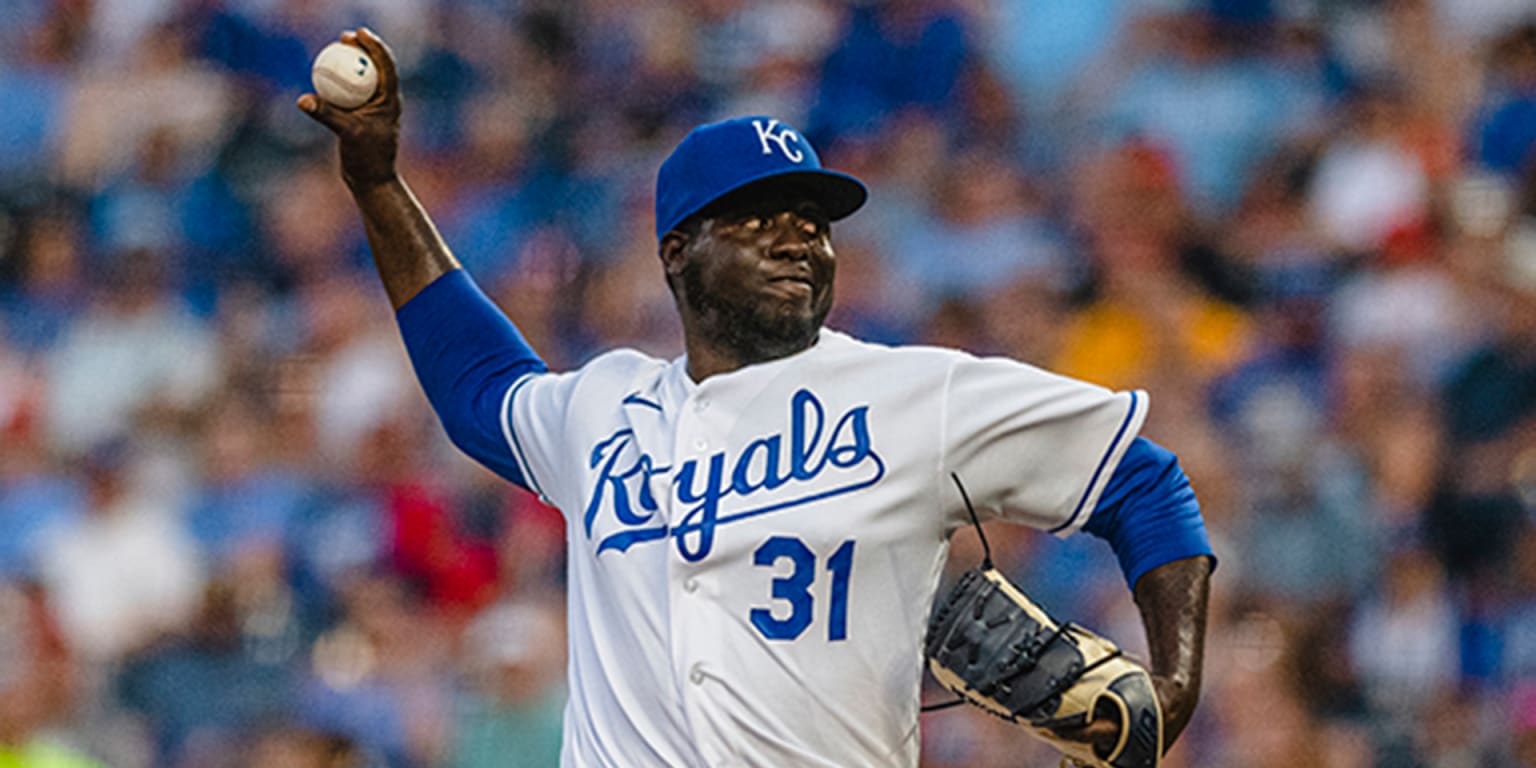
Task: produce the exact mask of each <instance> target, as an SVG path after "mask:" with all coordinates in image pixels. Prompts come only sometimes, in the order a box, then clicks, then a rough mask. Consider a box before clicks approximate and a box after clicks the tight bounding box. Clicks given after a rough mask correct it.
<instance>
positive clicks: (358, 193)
mask: <svg viewBox="0 0 1536 768" xmlns="http://www.w3.org/2000/svg"><path fill="white" fill-rule="evenodd" d="M341 42H343V43H345V44H347V45H355V46H357V47H359V48H361V49H363V51H364V52H366V53H367V54H368V56H369V57H370V58H372V59H373V61H374V64H375V66H376V67H377V71H378V81H379V83H378V89H377V90H376V91H374V94H373V96H372V97H371V98H369V99H368V100H367V101H366V102H364V103H363V104H362V105H360V106H358V107H356V108H354V109H343V108H341V107H338V106H336V105H334V104H331V103H328V102H326V101H325V100H324V99H321V98H320V97H319V96H317V95H315V94H313V93H306V94H304V95H303V96H300V97H299V101H298V106H299V109H301V110H303V111H304V113H305V114H307V115H309V116H310V117H311V118H314V119H315V120H316V121H317V122H319V123H320V124H321V125H324V126H325V127H326V128H329V129H330V130H331V132H332V133H334V134H336V138H337V141H338V144H339V148H340V154H341V177H342V179H343V180H345V181H346V183H347V189H349V190H351V192H352V199H353V200H355V201H357V208H358V210H359V211H360V212H361V213H362V215H363V225H364V227H365V228H366V229H367V231H368V245H369V247H370V248H371V249H372V251H373V262H374V265H375V266H376V267H378V270H379V278H380V279H382V280H383V281H384V290H385V292H387V293H388V294H389V300H390V303H391V304H392V305H393V306H394V308H395V309H399V308H400V307H402V306H404V305H405V303H406V302H407V301H409V300H410V299H411V298H412V297H414V296H415V295H416V294H417V293H419V292H420V291H421V289H423V288H425V287H427V286H428V285H430V284H431V283H432V281H434V280H436V279H437V278H439V277H441V276H443V275H444V274H446V273H448V272H450V271H452V270H455V269H458V268H459V263H458V260H456V259H454V257H453V254H452V252H450V251H449V250H448V246H447V245H446V244H445V243H443V238H442V237H441V236H440V235H438V233H437V227H435V226H434V225H433V224H432V219H431V217H429V216H428V215H427V212H426V210H425V209H424V208H422V207H421V203H419V202H417V200H416V196H415V195H414V194H412V193H411V189H410V187H408V186H407V185H406V183H405V180H404V179H402V178H401V177H400V174H399V172H398V171H397V170H396V169H395V155H396V154H397V152H398V150H399V146H400V80H399V76H398V75H397V74H396V72H395V58H394V55H393V54H392V53H391V52H390V50H389V46H387V45H385V44H384V41H383V40H381V39H379V37H378V36H377V35H375V34H374V33H373V32H372V31H370V30H369V29H367V28H366V27H365V28H362V29H359V30H357V31H356V32H343V33H342V34H341Z"/></svg>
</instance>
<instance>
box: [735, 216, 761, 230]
mask: <svg viewBox="0 0 1536 768" xmlns="http://www.w3.org/2000/svg"><path fill="white" fill-rule="evenodd" d="M740 226H741V229H742V231H743V232H761V231H763V227H765V226H767V221H766V220H765V219H764V218H763V217H762V216H748V217H746V218H745V219H742V220H741V225H740Z"/></svg>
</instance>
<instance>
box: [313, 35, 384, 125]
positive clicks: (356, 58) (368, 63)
mask: <svg viewBox="0 0 1536 768" xmlns="http://www.w3.org/2000/svg"><path fill="white" fill-rule="evenodd" d="M309 79H310V82H312V83H314V86H315V94H316V95H318V96H319V97H320V98H322V99H325V100H326V101H327V102H329V103H331V104H334V105H336V106H338V107H341V108H342V109H355V108H357V107H359V106H362V104H363V102H366V101H367V100H368V99H369V98H371V97H372V96H373V92H374V89H376V88H378V86H379V70H378V68H377V67H375V66H374V64H373V59H370V58H368V54H367V53H366V52H364V51H363V49H361V48H359V47H357V46H355V45H347V44H346V43H340V42H337V43H331V44H330V45H327V46H326V47H325V48H324V49H323V50H321V51H320V55H319V56H316V57H315V65H314V67H313V68H312V69H311V70H310V78H309Z"/></svg>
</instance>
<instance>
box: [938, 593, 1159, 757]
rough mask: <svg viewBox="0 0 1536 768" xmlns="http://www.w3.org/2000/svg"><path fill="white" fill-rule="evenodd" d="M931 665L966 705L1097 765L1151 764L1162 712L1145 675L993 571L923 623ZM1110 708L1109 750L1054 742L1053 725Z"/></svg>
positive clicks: (1100, 639)
mask: <svg viewBox="0 0 1536 768" xmlns="http://www.w3.org/2000/svg"><path fill="white" fill-rule="evenodd" d="M925 645H926V646H927V648H926V650H927V655H928V668H929V670H931V671H932V672H933V676H934V678H935V679H937V680H938V681H939V682H940V683H942V684H943V685H944V687H946V688H948V689H950V690H951V691H953V692H954V693H956V694H959V695H960V696H961V697H963V698H964V699H965V700H966V701H969V702H971V703H972V704H976V705H977V706H980V707H982V708H984V709H986V710H987V711H989V712H991V713H993V714H995V715H997V716H999V717H1002V718H1003V719H1005V720H1008V721H1010V722H1013V723H1017V724H1019V725H1023V726H1025V727H1026V728H1028V729H1029V731H1030V732H1032V733H1033V734H1035V735H1036V736H1039V737H1040V738H1042V739H1045V740H1046V741H1048V742H1050V743H1051V745H1052V746H1054V747H1056V748H1057V749H1059V750H1061V751H1062V753H1064V754H1065V755H1066V756H1067V757H1069V758H1070V759H1071V760H1072V761H1073V762H1075V763H1076V764H1078V765H1082V766H1095V767H1097V768H1157V766H1159V765H1160V764H1161V760H1162V753H1163V718H1162V709H1161V707H1160V706H1159V704H1158V701H1157V693H1156V691H1155V690H1154V689H1153V688H1152V678H1151V676H1150V675H1148V674H1147V671H1146V670H1145V669H1143V668H1142V667H1141V666H1140V665H1138V664H1136V663H1135V662H1133V661H1131V660H1129V659H1127V658H1125V657H1124V656H1122V655H1121V653H1120V649H1119V648H1117V647H1116V646H1115V644H1114V643H1112V642H1110V641H1109V640H1108V639H1106V638H1104V637H1102V636H1100V635H1097V634H1095V633H1093V632H1091V631H1089V630H1087V629H1084V628H1082V627H1079V626H1077V625H1075V624H1072V623H1070V622H1069V623H1066V624H1058V623H1057V622H1056V621H1055V620H1054V619H1052V618H1051V617H1050V616H1049V615H1048V614H1046V612H1045V611H1044V610H1043V609H1041V608H1040V606H1038V605H1036V604H1035V603H1034V601H1032V600H1030V599H1029V597H1028V596H1026V595H1025V594H1024V593H1023V592H1021V591H1019V589H1018V588H1017V587H1015V586H1014V585H1013V584H1011V583H1010V582H1009V581H1008V579H1007V578H1006V577H1005V576H1003V574H1001V573H999V572H998V571H997V569H995V568H990V567H988V568H973V569H971V570H970V571H968V572H967V573H966V574H965V575H964V576H963V577H962V578H961V579H960V582H959V583H958V584H956V585H955V587H954V589H953V590H951V592H950V593H949V596H948V597H947V598H946V599H945V600H944V602H943V603H941V604H940V605H939V607H938V610H937V611H935V613H934V615H933V617H932V619H931V621H930V623H929V625H928V637H927V639H926V643H925ZM1105 709H1108V710H1109V711H1113V712H1114V713H1115V717H1116V718H1117V719H1118V720H1119V722H1120V737H1119V739H1118V741H1117V743H1116V744H1115V745H1114V746H1113V747H1112V748H1111V749H1110V750H1109V751H1108V752H1107V753H1102V754H1101V753H1098V752H1096V751H1095V750H1094V748H1093V747H1092V746H1091V745H1088V744H1084V743H1080V742H1073V741H1068V740H1066V739H1063V738H1060V737H1058V736H1057V735H1056V734H1055V733H1054V732H1053V731H1052V729H1053V728H1057V727H1061V726H1077V725H1083V724H1085V723H1088V722H1091V721H1092V720H1093V719H1094V717H1095V715H1096V714H1097V713H1099V712H1102V711H1105Z"/></svg>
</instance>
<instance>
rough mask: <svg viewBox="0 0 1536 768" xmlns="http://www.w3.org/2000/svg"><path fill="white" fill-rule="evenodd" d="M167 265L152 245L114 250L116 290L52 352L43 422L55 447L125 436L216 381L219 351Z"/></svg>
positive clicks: (192, 401)
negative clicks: (147, 417) (142, 420)
mask: <svg viewBox="0 0 1536 768" xmlns="http://www.w3.org/2000/svg"><path fill="white" fill-rule="evenodd" d="M169 268H170V265H169V264H167V263H166V261H165V259H164V258H163V257H162V256H161V255H160V254H157V253H155V252H153V251H127V252H124V253H120V254H116V255H115V257H114V258H113V259H112V262H111V263H110V264H108V265H107V269H108V270H110V279H109V280H107V281H106V282H105V284H106V285H110V286H111V290H103V291H102V292H101V297H100V299H99V300H98V301H96V302H94V303H93V304H92V305H91V306H90V308H89V309H88V310H86V312H85V313H84V314H82V315H81V316H79V317H78V318H76V319H75V322H74V325H73V327H72V328H71V329H70V330H69V332H68V333H67V334H66V335H65V337H64V338H63V339H62V340H61V341H60V343H59V344H58V345H57V346H56V347H53V348H51V349H50V350H49V355H48V360H47V374H46V375H47V393H48V400H47V402H46V403H45V406H46V412H45V417H46V419H45V422H44V428H45V433H46V434H47V436H48V440H49V443H50V445H51V446H52V447H54V448H55V449H57V450H60V451H63V452H66V453H68V452H77V451H82V450H84V449H86V448H87V447H88V446H91V445H94V444H96V443H98V442H100V441H103V440H105V439H108V438H110V437H112V436H114V435H117V434H122V433H124V432H126V431H127V430H129V429H131V428H133V427H134V426H135V424H136V421H135V420H136V419H137V418H138V417H139V416H140V415H142V414H143V413H144V411H145V410H147V409H150V408H155V407H158V408H164V409H168V410H169V411H171V412H178V411H185V410H188V409H191V408H193V407H195V406H197V405H199V404H200V401H201V399H202V397H203V396H204V395H206V394H207V393H208V391H209V390H210V389H211V388H212V387H213V385H214V384H215V378H216V377H217V375H218V366H219V365H220V361H219V359H218V356H219V351H218V349H216V348H215V347H214V346H213V338H212V336H211V334H209V333H208V331H207V329H206V328H204V327H203V325H202V324H201V323H200V322H199V321H198V320H197V319H195V318H194V317H192V316H191V314H190V313H189V312H188V311H187V310H186V308H185V307H184V306H183V305H182V304H181V302H180V301H179V300H178V299H177V297H176V296H175V295H174V294H173V293H171V291H170V275H169V274H168V271H169ZM106 382H110V386H104V383H106Z"/></svg>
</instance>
